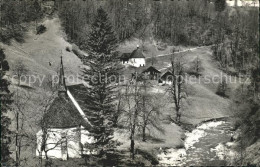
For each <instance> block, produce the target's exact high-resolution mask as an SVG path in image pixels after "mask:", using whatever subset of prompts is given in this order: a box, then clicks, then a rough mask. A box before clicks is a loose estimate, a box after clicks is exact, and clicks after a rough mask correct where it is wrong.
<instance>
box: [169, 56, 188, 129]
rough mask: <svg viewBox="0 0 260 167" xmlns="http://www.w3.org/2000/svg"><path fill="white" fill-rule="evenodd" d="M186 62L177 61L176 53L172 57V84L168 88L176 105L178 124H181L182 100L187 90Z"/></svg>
mask: <svg viewBox="0 0 260 167" xmlns="http://www.w3.org/2000/svg"><path fill="white" fill-rule="evenodd" d="M183 65H184V64H183V63H182V61H181V59H179V60H177V61H175V57H174V55H173V56H172V59H171V73H172V84H171V85H170V86H169V88H168V89H167V91H168V93H169V95H170V97H171V98H172V99H173V102H174V105H175V113H176V117H175V121H176V123H177V124H180V122H181V121H180V119H181V110H180V109H181V101H182V99H183V98H185V90H184V84H185V81H184V76H185V73H184V66H183Z"/></svg>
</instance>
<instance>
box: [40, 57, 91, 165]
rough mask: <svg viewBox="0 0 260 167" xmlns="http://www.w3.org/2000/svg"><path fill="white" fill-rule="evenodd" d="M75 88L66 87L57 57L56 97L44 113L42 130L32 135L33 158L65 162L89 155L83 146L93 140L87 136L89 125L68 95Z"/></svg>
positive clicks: (74, 92)
mask: <svg viewBox="0 0 260 167" xmlns="http://www.w3.org/2000/svg"><path fill="white" fill-rule="evenodd" d="M82 86H83V85H82ZM79 87H80V85H75V86H70V87H69V88H68V87H67V86H66V84H65V78H64V70H63V63H62V58H61V67H60V78H59V90H58V95H57V97H56V98H55V99H54V100H53V101H52V103H51V105H50V107H49V108H48V109H47V111H46V113H45V114H44V116H43V121H42V129H41V130H40V131H38V132H37V134H36V136H37V149H36V155H37V156H42V157H43V158H46V157H47V156H48V158H60V159H63V160H67V159H68V158H80V157H81V155H82V154H88V153H89V150H87V149H86V148H84V147H83V146H84V145H85V144H87V143H92V142H93V141H94V140H93V137H91V136H90V135H89V129H90V128H91V127H92V125H91V124H90V122H89V121H88V119H87V117H86V115H85V114H84V112H83V111H82V109H81V107H80V105H79V103H78V102H77V101H76V99H75V98H74V96H73V95H72V93H71V92H70V89H71V90H72V92H73V94H76V89H77V88H79ZM46 152H47V155H46Z"/></svg>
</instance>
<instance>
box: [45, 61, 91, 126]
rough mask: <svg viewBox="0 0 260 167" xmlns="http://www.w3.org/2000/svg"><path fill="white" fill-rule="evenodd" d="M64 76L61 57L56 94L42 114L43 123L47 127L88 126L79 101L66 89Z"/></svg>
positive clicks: (88, 123)
mask: <svg viewBox="0 0 260 167" xmlns="http://www.w3.org/2000/svg"><path fill="white" fill-rule="evenodd" d="M64 78H65V77H64V70H63V62H62V58H61V67H60V80H59V89H58V96H57V97H56V98H55V99H54V100H53V101H52V103H51V105H50V107H49V108H48V110H47V112H46V113H45V114H44V116H43V121H44V123H45V124H46V125H47V127H48V128H70V127H77V126H80V125H82V126H84V127H86V128H90V127H91V124H90V122H89V121H88V119H87V118H86V116H85V114H84V112H83V110H82V109H81V107H80V105H79V103H78V102H77V101H76V99H75V98H74V97H73V95H72V94H71V93H70V90H69V89H67V87H66V84H65V79H64ZM69 88H70V87H69Z"/></svg>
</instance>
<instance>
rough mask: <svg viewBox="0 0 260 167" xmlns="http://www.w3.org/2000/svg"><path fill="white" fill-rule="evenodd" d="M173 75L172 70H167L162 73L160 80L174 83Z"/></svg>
mask: <svg viewBox="0 0 260 167" xmlns="http://www.w3.org/2000/svg"><path fill="white" fill-rule="evenodd" d="M172 79H173V75H172V73H171V72H170V71H166V72H165V73H163V74H162V76H161V78H160V81H161V82H162V83H164V84H172Z"/></svg>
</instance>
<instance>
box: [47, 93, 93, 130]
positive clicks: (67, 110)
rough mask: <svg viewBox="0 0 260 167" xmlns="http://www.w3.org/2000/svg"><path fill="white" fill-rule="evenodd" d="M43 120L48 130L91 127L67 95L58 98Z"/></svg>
mask: <svg viewBox="0 0 260 167" xmlns="http://www.w3.org/2000/svg"><path fill="white" fill-rule="evenodd" d="M43 120H44V122H45V123H46V125H47V127H48V128H71V127H77V126H80V125H82V126H84V127H86V128H90V127H91V125H90V124H89V123H88V122H87V121H86V120H85V119H84V118H83V117H82V115H81V114H80V113H79V111H78V109H77V108H76V106H75V105H74V104H73V102H72V101H71V99H70V98H69V97H68V96H67V94H66V95H62V96H58V97H56V98H55V99H54V100H53V101H52V104H51V105H50V107H49V108H48V110H47V112H46V114H44V117H43Z"/></svg>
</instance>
